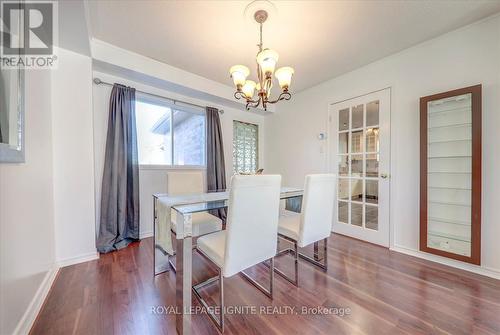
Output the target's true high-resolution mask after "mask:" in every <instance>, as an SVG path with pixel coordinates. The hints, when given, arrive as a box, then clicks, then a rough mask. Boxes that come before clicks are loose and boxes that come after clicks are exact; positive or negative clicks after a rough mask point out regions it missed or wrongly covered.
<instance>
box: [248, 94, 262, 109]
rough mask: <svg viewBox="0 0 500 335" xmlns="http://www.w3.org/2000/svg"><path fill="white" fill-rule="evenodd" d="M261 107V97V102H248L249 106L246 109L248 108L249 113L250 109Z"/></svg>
mask: <svg viewBox="0 0 500 335" xmlns="http://www.w3.org/2000/svg"><path fill="white" fill-rule="evenodd" d="M252 104H253V105H252ZM259 105H260V97H259V100H247V105H246V106H245V107H246V109H247V111H249V110H250V107H252V108H257V107H259Z"/></svg>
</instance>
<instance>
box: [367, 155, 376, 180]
mask: <svg viewBox="0 0 500 335" xmlns="http://www.w3.org/2000/svg"><path fill="white" fill-rule="evenodd" d="M378 160H379V154H367V155H366V176H367V177H378Z"/></svg>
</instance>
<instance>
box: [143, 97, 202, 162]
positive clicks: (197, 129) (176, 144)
mask: <svg viewBox="0 0 500 335" xmlns="http://www.w3.org/2000/svg"><path fill="white" fill-rule="evenodd" d="M135 106H136V111H135V113H136V127H137V146H138V151H139V164H141V165H190V166H204V165H205V137H206V136H205V112H204V111H203V110H202V109H200V110H198V109H194V108H190V107H183V106H178V105H175V104H172V103H170V102H166V101H157V100H150V99H141V100H137V101H136V105H135ZM172 129H173V131H172Z"/></svg>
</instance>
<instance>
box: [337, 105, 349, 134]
mask: <svg viewBox="0 0 500 335" xmlns="http://www.w3.org/2000/svg"><path fill="white" fill-rule="evenodd" d="M347 129H349V108H346V109H343V110H341V111H339V130H347Z"/></svg>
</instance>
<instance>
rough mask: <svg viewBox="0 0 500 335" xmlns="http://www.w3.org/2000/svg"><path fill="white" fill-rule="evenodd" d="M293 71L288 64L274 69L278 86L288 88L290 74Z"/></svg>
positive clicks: (290, 80)
mask: <svg viewBox="0 0 500 335" xmlns="http://www.w3.org/2000/svg"><path fill="white" fill-rule="evenodd" d="M294 73H295V71H294V69H293V68H291V67H289V66H284V67H280V68H279V69H278V70H276V73H275V74H274V75H275V76H276V78H277V79H278V82H279V84H280V87H281V88H282V89H283V90H288V88H289V87H290V84H291V82H292V76H293V74H294Z"/></svg>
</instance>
